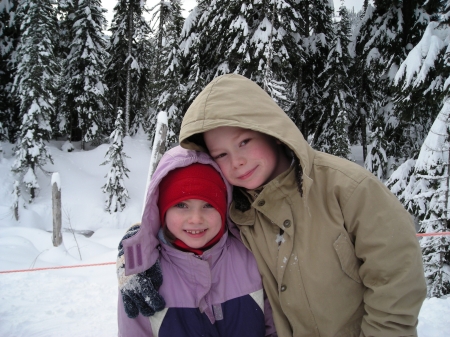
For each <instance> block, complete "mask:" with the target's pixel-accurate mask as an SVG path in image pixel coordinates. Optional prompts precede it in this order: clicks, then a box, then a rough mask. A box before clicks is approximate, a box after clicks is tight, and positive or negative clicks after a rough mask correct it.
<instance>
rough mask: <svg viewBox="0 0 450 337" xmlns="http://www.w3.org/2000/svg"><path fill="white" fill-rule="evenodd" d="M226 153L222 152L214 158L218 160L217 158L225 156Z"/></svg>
mask: <svg viewBox="0 0 450 337" xmlns="http://www.w3.org/2000/svg"><path fill="white" fill-rule="evenodd" d="M226 155H227V154H226V153H221V154H218V155H217V156H214V157H213V159H214V160H217V159H220V158H223V157H225V156H226Z"/></svg>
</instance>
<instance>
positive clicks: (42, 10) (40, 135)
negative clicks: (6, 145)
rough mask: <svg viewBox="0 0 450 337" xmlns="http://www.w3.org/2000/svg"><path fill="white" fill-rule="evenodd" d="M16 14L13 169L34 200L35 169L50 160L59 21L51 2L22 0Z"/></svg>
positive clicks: (36, 184)
mask: <svg viewBox="0 0 450 337" xmlns="http://www.w3.org/2000/svg"><path fill="white" fill-rule="evenodd" d="M17 15H18V16H19V18H20V22H21V27H20V32H21V37H20V43H19V45H18V47H17V59H18V60H19V62H18V65H17V73H16V77H15V79H14V87H13V91H14V94H15V95H16V96H17V99H18V100H19V101H20V115H21V120H22V124H21V126H20V132H19V137H18V141H17V146H16V148H15V157H16V161H15V162H14V164H13V168H12V169H13V170H14V171H15V172H22V173H24V176H23V183H24V184H25V186H26V188H27V189H28V190H29V192H30V201H31V200H32V199H33V198H34V197H35V192H36V189H38V188H39V184H38V182H37V178H36V172H35V170H36V169H37V168H39V167H42V165H44V164H45V163H46V162H47V160H50V161H51V156H50V154H49V153H48V152H47V148H46V146H45V142H46V141H48V140H49V137H50V134H51V128H50V119H51V116H52V115H53V113H54V91H55V83H54V81H55V78H56V77H57V74H58V65H57V63H56V58H55V55H54V53H53V51H54V48H55V42H54V40H53V39H54V37H55V36H56V32H57V22H56V15H55V9H54V8H53V6H52V2H51V1H50V0H23V1H21V2H20V4H19V7H18V12H17Z"/></svg>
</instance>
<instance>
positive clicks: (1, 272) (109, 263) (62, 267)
mask: <svg viewBox="0 0 450 337" xmlns="http://www.w3.org/2000/svg"><path fill="white" fill-rule="evenodd" d="M111 264H116V263H115V262H103V263H93V264H76V265H73V266H58V267H45V268H32V269H17V270H6V271H0V274H9V273H25V272H30V271H39V270H51V269H69V268H82V267H98V266H106V265H111Z"/></svg>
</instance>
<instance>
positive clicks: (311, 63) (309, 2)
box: [289, 0, 334, 139]
mask: <svg viewBox="0 0 450 337" xmlns="http://www.w3.org/2000/svg"><path fill="white" fill-rule="evenodd" d="M299 8H300V10H299V12H300V15H301V18H302V23H303V27H302V28H301V36H300V39H299V43H300V46H301V47H302V49H303V51H304V61H303V62H302V63H301V67H296V70H295V71H294V76H295V78H294V81H293V82H292V85H291V87H292V88H293V89H292V90H291V96H289V100H290V101H292V102H293V104H292V106H291V108H290V112H289V115H290V116H291V118H292V119H293V121H294V123H295V124H296V125H297V126H298V128H299V129H300V131H301V132H302V134H303V136H304V137H305V138H306V139H309V137H310V136H313V135H314V132H315V130H316V129H317V122H318V121H319V120H320V116H321V115H322V112H323V111H324V110H325V107H324V105H323V104H322V103H323V97H322V88H323V87H324V85H325V82H326V79H325V78H319V75H320V74H321V73H322V72H323V71H324V70H325V66H326V62H327V59H328V54H329V52H330V49H331V47H332V41H333V37H334V31H333V24H332V16H333V9H332V7H331V6H330V3H329V1H328V0H302V1H300V2H299Z"/></svg>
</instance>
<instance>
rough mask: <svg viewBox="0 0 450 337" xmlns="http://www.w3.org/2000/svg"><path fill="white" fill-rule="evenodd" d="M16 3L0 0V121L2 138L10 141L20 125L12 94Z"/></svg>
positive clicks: (16, 1) (15, 1) (16, 41)
mask: <svg viewBox="0 0 450 337" xmlns="http://www.w3.org/2000/svg"><path fill="white" fill-rule="evenodd" d="M17 4H18V0H0V123H1V124H2V125H3V128H2V130H3V131H2V135H3V138H4V139H5V140H6V139H7V140H9V141H10V142H15V140H16V134H17V131H18V129H19V126H20V119H19V106H18V104H17V100H16V99H15V97H14V96H13V94H12V84H13V81H14V76H15V57H14V51H15V48H16V45H17V43H18V41H19V22H18V20H17V17H16V15H15V14H16V10H17Z"/></svg>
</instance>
